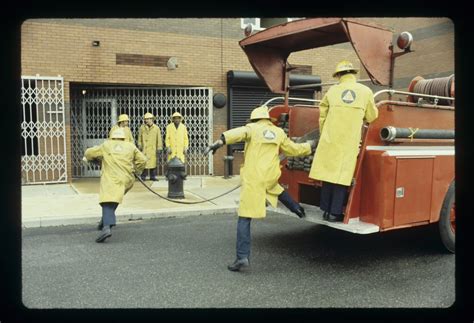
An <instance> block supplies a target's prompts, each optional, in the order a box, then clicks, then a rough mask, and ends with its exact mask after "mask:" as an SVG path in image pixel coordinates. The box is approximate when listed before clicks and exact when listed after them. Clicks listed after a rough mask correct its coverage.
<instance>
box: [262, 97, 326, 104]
mask: <svg viewBox="0 0 474 323" xmlns="http://www.w3.org/2000/svg"><path fill="white" fill-rule="evenodd" d="M275 100H285V98H284V97H282V96H277V97H275V98H271V99H270V100H268V101H267V102H265V103H264V104H263V105H268V104H269V103H270V102H272V101H275ZM288 100H294V101H304V102H321V100H316V99H302V98H288Z"/></svg>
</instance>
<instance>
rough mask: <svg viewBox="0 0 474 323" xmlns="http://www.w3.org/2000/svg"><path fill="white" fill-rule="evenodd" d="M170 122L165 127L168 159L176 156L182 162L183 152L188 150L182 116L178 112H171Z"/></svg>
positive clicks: (186, 131) (186, 133) (186, 134)
mask: <svg viewBox="0 0 474 323" xmlns="http://www.w3.org/2000/svg"><path fill="white" fill-rule="evenodd" d="M171 120H172V122H171V123H170V124H169V125H168V126H167V127H166V139H165V144H166V152H167V153H168V161H170V160H171V159H172V158H174V157H178V158H179V159H180V160H181V161H182V162H183V163H184V160H185V158H184V154H185V153H186V152H187V150H188V146H189V140H188V130H187V129H186V126H185V125H184V124H183V123H182V121H183V116H182V115H181V114H180V113H179V112H175V113H173V115H172V116H171Z"/></svg>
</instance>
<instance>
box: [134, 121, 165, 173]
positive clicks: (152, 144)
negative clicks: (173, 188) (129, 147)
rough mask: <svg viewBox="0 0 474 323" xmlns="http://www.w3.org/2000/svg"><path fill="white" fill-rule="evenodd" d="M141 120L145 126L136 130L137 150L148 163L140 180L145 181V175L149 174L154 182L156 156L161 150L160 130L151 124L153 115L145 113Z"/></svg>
mask: <svg viewBox="0 0 474 323" xmlns="http://www.w3.org/2000/svg"><path fill="white" fill-rule="evenodd" d="M143 118H144V120H145V124H143V125H141V126H140V129H139V130H138V149H140V150H141V151H142V152H143V153H144V154H145V156H146V157H147V158H148V161H147V162H146V166H145V171H144V172H143V173H142V175H141V178H142V180H145V179H146V175H147V173H149V174H150V180H152V181H156V180H157V179H156V166H157V165H156V159H157V158H156V154H157V153H158V151H160V150H162V149H163V142H162V140H161V130H160V128H159V127H158V126H157V125H156V124H155V123H154V122H153V119H155V117H154V116H153V114H151V113H149V112H147V113H145V116H144V117H143Z"/></svg>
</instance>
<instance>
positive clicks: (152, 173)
mask: <svg viewBox="0 0 474 323" xmlns="http://www.w3.org/2000/svg"><path fill="white" fill-rule="evenodd" d="M156 173H157V171H156V168H147V169H145V170H144V171H143V173H142V175H141V178H142V179H143V180H145V178H146V176H147V175H149V176H150V179H153V178H156Z"/></svg>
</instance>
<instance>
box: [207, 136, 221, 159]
mask: <svg viewBox="0 0 474 323" xmlns="http://www.w3.org/2000/svg"><path fill="white" fill-rule="evenodd" d="M222 146H224V142H223V141H222V140H221V139H219V140H216V141H215V142H214V143H213V144H212V145H210V146H209V147H207V148H206V149H205V150H204V155H207V154H209V152H210V151H211V150H212V154H213V155H214V154H215V153H216V150H217V149H219V148H221V147H222Z"/></svg>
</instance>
